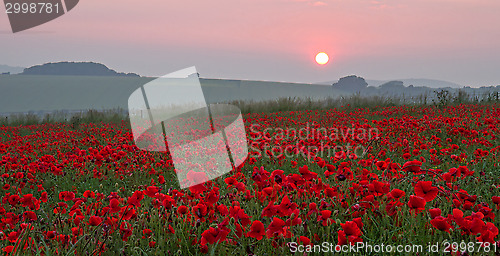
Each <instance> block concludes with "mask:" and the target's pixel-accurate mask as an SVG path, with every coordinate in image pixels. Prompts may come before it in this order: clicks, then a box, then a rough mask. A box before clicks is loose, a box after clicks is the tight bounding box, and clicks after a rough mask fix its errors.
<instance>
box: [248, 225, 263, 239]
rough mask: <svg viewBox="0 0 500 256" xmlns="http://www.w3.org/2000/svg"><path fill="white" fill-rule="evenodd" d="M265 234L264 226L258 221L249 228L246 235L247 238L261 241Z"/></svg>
mask: <svg viewBox="0 0 500 256" xmlns="http://www.w3.org/2000/svg"><path fill="white" fill-rule="evenodd" d="M265 234H266V230H265V228H264V224H263V223H262V222H260V221H258V220H255V221H254V222H253V223H252V226H251V227H250V231H249V232H248V233H247V237H253V238H255V239H257V240H261V239H262V237H263V236H264V235H265Z"/></svg>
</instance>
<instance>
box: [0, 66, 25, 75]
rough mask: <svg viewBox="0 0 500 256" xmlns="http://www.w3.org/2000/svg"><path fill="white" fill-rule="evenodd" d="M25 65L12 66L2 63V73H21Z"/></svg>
mask: <svg viewBox="0 0 500 256" xmlns="http://www.w3.org/2000/svg"><path fill="white" fill-rule="evenodd" d="M23 70H24V68H23V67H12V66H7V65H0V74H2V73H10V74H19V73H21V72H23Z"/></svg>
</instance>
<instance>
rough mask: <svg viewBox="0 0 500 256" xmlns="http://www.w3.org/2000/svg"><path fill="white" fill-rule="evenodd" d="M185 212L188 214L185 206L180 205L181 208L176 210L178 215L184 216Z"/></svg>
mask: <svg viewBox="0 0 500 256" xmlns="http://www.w3.org/2000/svg"><path fill="white" fill-rule="evenodd" d="M187 212H188V208H187V207H186V206H185V205H181V206H179V208H177V213H178V214H186V213H187Z"/></svg>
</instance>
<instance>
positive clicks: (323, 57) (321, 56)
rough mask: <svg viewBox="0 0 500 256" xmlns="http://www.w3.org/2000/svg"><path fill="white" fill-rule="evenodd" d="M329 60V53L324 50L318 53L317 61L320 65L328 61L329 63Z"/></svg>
mask: <svg viewBox="0 0 500 256" xmlns="http://www.w3.org/2000/svg"><path fill="white" fill-rule="evenodd" d="M329 60H330V58H329V57H328V54H326V53H324V52H320V53H318V54H316V63H318V64H320V65H325V64H326V63H328V61H329Z"/></svg>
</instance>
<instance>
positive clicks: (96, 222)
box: [89, 215, 102, 226]
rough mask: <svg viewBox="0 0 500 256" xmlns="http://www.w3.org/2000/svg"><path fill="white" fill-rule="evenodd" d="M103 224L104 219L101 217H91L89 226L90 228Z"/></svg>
mask: <svg viewBox="0 0 500 256" xmlns="http://www.w3.org/2000/svg"><path fill="white" fill-rule="evenodd" d="M101 222H102V218H101V217H99V216H95V215H93V216H90V219H89V225H90V226H99V225H100V224H101Z"/></svg>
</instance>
